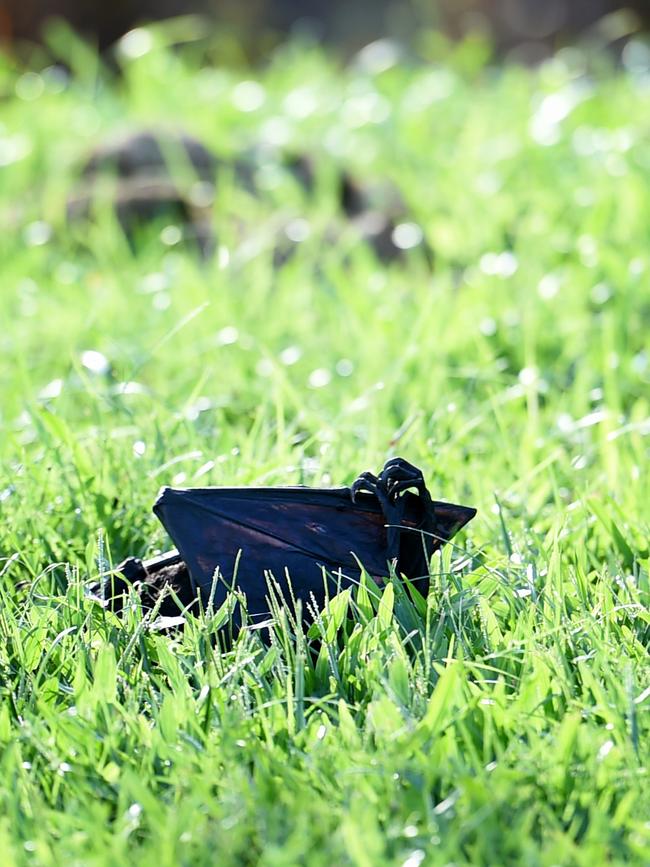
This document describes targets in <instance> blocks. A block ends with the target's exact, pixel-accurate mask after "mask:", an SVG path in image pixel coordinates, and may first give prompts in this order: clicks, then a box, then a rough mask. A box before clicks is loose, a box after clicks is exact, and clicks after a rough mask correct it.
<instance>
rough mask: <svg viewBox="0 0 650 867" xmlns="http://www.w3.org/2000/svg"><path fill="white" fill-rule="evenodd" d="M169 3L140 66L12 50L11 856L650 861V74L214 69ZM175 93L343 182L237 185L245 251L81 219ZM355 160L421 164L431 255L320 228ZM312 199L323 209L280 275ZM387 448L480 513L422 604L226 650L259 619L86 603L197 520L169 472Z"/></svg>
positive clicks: (236, 136) (1, 727) (3, 681)
mask: <svg viewBox="0 0 650 867" xmlns="http://www.w3.org/2000/svg"><path fill="white" fill-rule="evenodd" d="M165 33H167V31H166V30H161V31H160V32H159V33H157V34H154V40H153V48H152V49H151V50H150V51H148V52H147V53H145V54H144V55H142V56H141V57H139V58H136V59H131V60H125V61H124V73H125V74H124V78H123V79H121V80H117V79H115V77H114V76H112V74H111V73H110V72H108V71H106V70H101V69H100V70H99V71H98V69H97V63H96V59H95V58H94V56H93V55H92V53H90V52H89V51H87V50H86V49H85V48H84V47H83V46H81V45H80V44H78V43H75V42H71V41H70V40H69V39H67V38H65V37H64V36H63V35H62V34H60V33H58V34H54V36H53V37H52V49H51V50H52V51H57V50H58V51H60V52H61V53H62V54H63V55H64V56H65V57H66V59H67V60H68V62H70V63H71V65H72V68H73V75H72V77H71V78H70V79H69V80H68V81H67V82H66V81H64V80H62V79H61V76H60V74H57V73H55V72H53V71H52V69H50V70H49V71H47V72H45V73H42V74H41V75H40V76H39V75H36V74H34V73H33V72H27V73H25V70H23V69H17V68H16V67H15V65H14V63H13V62H12V61H11V60H9V59H8V58H7V57H4V58H1V59H0V100H1V105H2V121H1V123H0V154H2V155H3V161H4V162H6V163H9V164H8V165H6V166H5V167H3V168H0V190H1V192H0V218H1V219H2V221H3V222H4V223H5V226H6V227H7V228H6V229H5V230H4V231H3V232H2V233H1V234H0V263H1V268H2V271H1V273H2V286H1V289H0V292H1V293H2V307H1V310H2V327H1V328H0V351H1V353H2V364H1V365H0V394H2V402H1V405H0V465H1V467H2V469H1V477H0V500H1V504H0V509H1V516H2V520H1V521H0V553H1V554H2V557H3V559H2V562H1V563H0V574H1V576H2V578H1V581H0V594H1V600H0V636H1V638H2V640H1V641H0V702H1V704H0V852H1V853H2V864H3V865H7V867H9V865H14V864H16V865H22V864H30V865H32V864H35V865H111V867H115V865H130V864H138V865H142V867H148V865H155V867H163V865H179V864H192V865H194V864H197V865H201V864H205V865H208V864H219V865H224V867H225V865H230V864H233V865H234V864H237V865H239V864H262V865H265V867H270V865H278V867H280V865H282V867H284V865H290V864H308V865H321V864H322V865H332V864H336V865H348V864H349V865H356V867H379V865H384V864H386V865H403V867H417V865H420V864H425V865H429V864H432V865H437V864H440V865H443V864H448V865H451V864H455V865H461V864H468V865H469V864H471V865H478V864H485V865H495V864H514V863H516V864H527V865H549V867H550V865H560V864H561V865H593V864H604V863H609V864H622V863H632V864H648V863H650V796H649V794H648V792H649V780H648V761H647V759H648V747H649V733H650V719H649V711H650V691H649V684H650V678H649V671H650V666H649V664H648V643H649V641H650V613H649V611H648V603H649V601H650V585H649V579H648V517H647V516H648V510H647V497H648V490H650V478H649V473H648V456H649V447H650V440H649V439H648V436H649V434H650V420H649V416H650V406H649V397H650V390H649V384H650V360H649V357H648V333H649V330H650V290H649V284H648V280H649V276H648V275H649V273H650V271H649V269H650V252H649V246H648V241H649V238H650V235H649V229H648V227H649V226H650V196H649V192H650V189H649V184H648V172H649V170H650V139H649V138H648V122H647V118H648V117H649V116H650V115H649V110H650V89H649V88H648V83H647V81H648V79H647V74H645V77H644V74H642V70H639V69H637V70H636V71H632V72H625V71H619V72H616V71H613V70H611V69H609V68H608V67H607V65H606V64H599V63H597V62H595V61H594V59H593V58H591V59H590V58H588V57H583V56H582V55H580V54H578V53H576V52H568V53H565V55H563V56H561V57H559V58H558V59H556V60H554V61H551V62H549V63H547V64H545V65H544V66H543V67H542V68H541V69H540V70H538V71H535V72H531V71H526V70H523V69H521V68H515V67H506V68H502V69H500V70H498V71H497V70H494V69H492V68H490V67H488V66H485V65H484V63H483V61H482V59H481V58H482V54H481V47H480V46H478V45H474V46H472V44H470V43H468V44H465V45H464V46H461V47H460V48H458V49H454V50H452V49H445V48H444V47H442V46H440V45H438V44H437V43H436V42H434V41H429V42H428V43H426V44H425V43H423V44H425V48H426V49H427V50H428V51H429V55H430V58H429V62H426V63H419V64H416V65H414V64H409V63H406V62H405V63H402V64H398V65H395V66H392V67H391V68H389V69H386V70H384V71H382V72H374V73H373V72H367V71H363V70H360V69H347V70H346V69H342V68H339V66H338V65H337V64H336V63H334V62H333V60H332V59H331V58H329V57H327V56H324V55H322V54H321V53H320V52H319V51H317V50H315V49H313V48H310V47H309V46H300V45H294V46H291V47H289V48H287V49H285V50H283V51H282V52H280V53H278V55H277V56H276V57H275V58H274V60H273V61H272V62H271V63H270V65H269V66H268V67H267V68H265V69H264V70H263V71H262V72H252V71H250V70H248V71H246V70H244V71H240V72H237V71H228V70H226V69H219V68H204V69H201V68H200V62H199V59H198V55H197V53H196V51H194V50H186V51H181V52H180V53H179V52H172V51H170V50H168V49H167V48H166V47H165V45H164V42H165ZM427 46H428V47H427ZM206 53H207V54H208V55H209V54H210V52H209V51H208V50H207V49H205V51H204V54H206ZM434 55H435V56H434ZM51 62H52V61H51V59H47V58H45V56H44V55H40V54H36V55H35V56H34V58H33V69H34V70H40V69H42V68H43V67H46V66H48V65H49V64H50V63H51ZM586 66H588V67H589V69H588V71H586V69H585V67H586ZM251 78H255V79H256V80H258V81H259V82H260V84H261V85H262V87H263V89H264V90H263V96H264V99H263V101H262V102H261V104H260V105H259V106H258V107H257V108H256V109H255V110H254V111H250V112H243V111H241V110H240V109H238V108H237V107H236V105H235V104H234V103H233V91H234V89H235V88H236V87H237V85H238V84H239V83H240V82H241V81H242V80H249V79H251ZM235 93H239V95H240V97H241V93H242V91H241V89H240V90H239V91H235ZM244 93H245V91H244ZM288 97H290V98H288ZM235 102H237V97H235ZM342 105H343V106H344V107H343V108H342ZM170 120H171V121H173V122H177V123H179V124H182V125H183V126H184V127H186V128H187V129H189V130H190V131H192V132H194V133H195V134H197V135H199V136H201V137H203V138H204V139H205V140H206V142H208V143H209V144H210V145H211V146H212V147H213V148H214V149H215V150H216V151H217V152H218V153H220V154H222V155H224V156H228V155H229V154H233V153H236V152H237V151H238V150H240V149H241V148H244V147H247V146H249V145H250V144H251V143H253V142H254V141H255V139H256V138H257V137H259V135H260V134H261V131H262V130H264V131H265V134H269V130H270V131H271V133H272V134H274V135H276V136H278V137H283V138H285V139H286V140H287V144H288V145H289V146H294V147H300V148H303V149H307V150H308V151H311V152H314V153H315V154H320V156H321V159H320V166H321V175H322V177H321V178H320V180H321V183H320V184H319V193H318V195H316V196H315V197H313V198H311V199H307V198H305V197H304V196H302V195H301V194H300V192H299V190H297V189H296V187H295V186H292V185H291V184H290V183H288V182H286V183H285V185H284V186H282V187H280V188H279V189H278V190H276V191H274V192H273V193H272V194H269V195H268V196H266V197H263V198H262V199H260V200H255V199H253V198H252V197H250V196H248V195H246V194H245V193H242V192H241V191H239V190H237V189H236V188H235V186H234V185H233V184H232V183H230V182H229V180H228V179H227V178H226V179H225V181H224V183H223V186H222V187H221V188H220V190H219V195H218V207H217V209H216V213H215V225H216V229H217V231H218V233H219V239H220V244H221V245H222V247H223V248H224V249H227V250H228V251H229V254H230V261H229V262H226V256H225V254H223V253H222V255H221V257H220V259H217V260H215V261H214V262H211V263H208V264H203V265H202V264H201V263H199V262H198V261H197V260H196V259H195V258H194V257H193V256H192V255H191V254H190V253H187V252H184V251H182V250H180V249H174V248H171V249H166V248H164V247H163V246H162V245H161V243H160V241H159V240H158V230H157V229H156V231H155V232H153V233H152V234H151V236H150V237H149V238H148V239H145V240H144V242H143V244H142V245H141V246H140V248H139V250H138V252H137V254H134V253H132V252H131V251H130V249H129V247H128V246H127V244H126V243H125V241H124V239H123V238H122V237H121V235H120V234H119V232H118V231H117V229H116V227H115V226H114V225H112V224H111V222H110V221H109V220H106V221H104V223H103V225H101V226H99V227H96V228H94V229H89V230H87V231H83V232H82V231H80V230H76V231H70V230H68V229H66V226H65V220H64V200H65V195H66V191H67V190H68V189H69V187H70V185H71V183H72V180H73V177H74V170H75V165H76V163H78V161H79V159H81V158H82V156H83V154H84V153H85V152H86V150H87V149H88V148H89V147H90V146H91V145H92V144H93V143H94V142H95V141H97V140H98V139H99V138H101V136H102V134H104V133H106V132H108V131H110V130H112V129H114V128H115V127H116V126H119V125H128V124H129V123H151V122H158V121H166V122H170ZM328 148H329V150H328ZM18 157H20V158H18ZM337 160H338V161H341V162H344V163H345V164H346V165H349V166H351V167H352V168H354V169H355V170H356V171H357V172H358V173H359V174H360V175H361V176H362V177H363V176H365V177H368V178H373V177H388V178H390V179H392V180H393V181H394V182H395V183H397V184H398V186H399V187H400V189H401V190H402V193H403V196H404V199H405V201H406V202H407V204H408V206H409V208H410V210H411V211H412V213H413V218H414V219H415V220H417V221H418V222H419V223H420V224H421V225H422V227H423V230H424V232H425V235H426V237H427V239H428V241H429V243H430V245H431V247H432V248H433V250H434V255H435V265H434V268H433V271H430V270H429V269H428V267H427V263H426V262H425V261H424V259H423V257H420V256H418V255H417V254H414V255H413V256H411V257H409V259H408V260H407V261H406V262H405V263H404V264H401V265H400V264H395V265H391V266H389V267H385V266H381V265H380V264H379V263H378V262H377V261H376V260H375V258H374V257H373V254H372V253H371V251H370V250H369V249H366V248H364V247H363V246H361V245H359V244H358V243H355V242H354V240H353V239H352V238H351V237H348V236H347V235H344V237H343V238H342V240H341V242H340V243H339V244H331V243H328V242H327V241H326V240H325V233H326V229H325V227H326V225H327V223H328V222H329V221H330V220H331V219H332V215H333V213H334V195H333V190H332V186H331V183H328V179H329V180H330V181H331V172H332V166H333V164H334V162H335V161H337ZM279 216H280V217H281V216H304V217H306V219H308V220H309V222H310V225H311V227H312V233H311V235H310V237H309V238H307V240H305V241H303V242H302V243H301V244H300V245H297V249H296V253H295V255H294V256H293V257H292V258H291V259H290V260H289V261H288V262H287V263H286V264H285V265H284V266H282V267H281V268H279V269H274V268H273V262H272V251H271V250H270V249H269V247H268V245H266V246H265V245H264V244H263V243H259V242H260V239H262V240H263V239H264V238H265V237H267V236H268V234H269V231H270V227H271V226H272V225H273V224H274V221H275V220H277V219H278V218H279ZM37 221H42V222H40V223H39V222H37ZM35 223H36V225H34V224H35ZM43 223H46V224H47V225H46V226H44V225H43ZM48 227H49V228H48ZM251 241H252V242H253V244H252V245H251ZM255 242H258V249H257V251H256V248H255V246H254V245H255ZM259 248H261V249H259ZM504 252H505V253H507V254H511V255H510V256H508V255H506V256H505V257H503V256H502V257H501V258H495V255H492V256H490V255H489V254H496V255H497V256H498V255H499V254H502V253H504ZM486 255H487V258H486ZM512 257H514V258H512ZM290 347H293V348H295V349H293V350H292V351H290V352H286V350H287V349H288V348H290ZM87 350H96V351H97V352H101V353H103V354H104V356H105V357H106V358H107V359H108V361H109V363H110V368H109V369H108V370H107V371H106V372H105V373H101V374H96V373H95V374H94V373H92V372H91V371H90V370H89V369H88V367H87V366H84V364H83V363H82V354H83V353H84V352H85V351H87ZM289 361H291V362H294V363H291V364H288V363H286V362H289ZM314 371H326V372H327V373H326V374H323V373H319V374H318V375H317V376H316V377H314V376H312V374H313V372H314ZM124 383H131V385H130V386H129V387H128V388H125V387H124V385H123V384H124ZM317 385H318V386H319V387H314V386H317ZM393 454H402V455H404V456H405V457H407V458H408V459H409V460H411V461H412V462H414V463H416V464H418V465H419V466H421V467H422V468H423V470H424V473H425V477H426V478H427V480H428V481H429V483H430V489H431V490H432V493H433V494H434V496H437V497H442V498H447V499H451V500H456V501H458V502H464V503H467V504H471V505H475V506H477V507H478V509H479V515H478V517H477V518H476V519H475V521H474V522H473V523H472V524H471V525H470V526H469V528H468V530H467V531H466V533H465V534H463V535H462V536H461V537H459V538H458V539H457V540H456V544H455V545H454V546H449V547H448V548H447V549H446V551H445V552H444V555H443V556H442V557H437V558H436V559H435V561H434V562H433V563H432V581H431V592H430V596H429V598H428V600H427V605H426V606H425V607H424V608H422V607H421V608H419V609H418V608H417V607H416V606H414V605H413V604H412V603H411V602H409V599H408V597H406V596H405V594H404V592H403V590H402V588H401V586H400V584H399V582H398V581H394V582H393V583H391V584H390V586H389V587H388V588H387V589H386V590H385V592H384V595H383V596H382V598H381V601H380V602H379V603H378V602H377V600H374V601H373V599H372V598H371V596H370V595H369V594H367V593H363V592H362V593H360V594H359V596H357V597H355V598H352V599H351V598H348V597H347V596H346V597H342V598H340V599H339V600H337V602H336V604H335V605H334V606H333V607H332V610H331V611H330V612H328V613H327V614H326V615H325V616H324V621H323V628H324V630H325V638H324V640H323V645H322V648H321V651H320V653H319V655H318V657H317V659H314V657H313V656H312V654H310V653H309V652H308V651H307V643H308V640H307V639H306V638H305V636H304V635H303V634H302V633H301V631H300V630H296V629H294V628H293V627H292V626H291V624H290V623H288V622H287V621H286V618H285V619H283V618H282V617H278V622H277V625H276V628H275V633H274V641H273V643H272V646H271V647H270V648H269V647H266V646H264V645H263V644H262V643H261V642H260V640H259V638H258V636H257V635H256V634H254V633H246V634H245V635H243V636H242V637H241V638H240V639H239V641H238V642H237V644H236V646H235V647H234V648H233V649H232V651H230V652H228V653H219V652H218V651H217V650H216V649H215V646H214V642H213V641H212V640H211V639H212V636H213V635H214V633H215V630H216V629H217V627H218V625H219V624H220V623H221V622H222V620H223V618H224V617H226V616H227V611H222V612H217V613H216V614H212V615H209V616H208V615H206V616H205V617H204V618H203V619H199V620H190V622H189V623H188V625H187V628H186V629H185V631H184V632H183V633H182V634H177V635H175V636H173V637H168V636H166V635H163V634H160V633H159V632H157V631H156V630H155V629H154V628H152V623H151V621H148V620H146V619H143V617H142V615H141V613H140V612H139V611H138V609H137V605H136V604H135V600H134V603H133V605H132V606H131V607H130V609H129V611H128V613H127V615H126V617H125V619H124V620H123V621H120V620H118V619H117V618H115V617H114V616H112V615H111V614H110V613H108V612H106V611H105V610H104V609H103V608H102V607H101V606H100V605H99V604H98V602H97V601H95V600H94V599H93V598H91V597H89V596H88V594H87V593H85V590H86V588H87V587H88V585H89V584H90V582H91V581H92V580H93V579H94V578H96V576H97V574H98V571H99V570H101V569H105V568H106V563H107V561H112V562H117V561H118V560H119V559H120V558H121V557H123V556H125V555H126V554H129V553H133V554H138V555H147V554H151V553H153V552H155V551H157V550H162V549H163V548H164V547H165V545H166V544H168V543H167V542H166V540H165V538H164V534H163V532H162V530H161V528H160V527H159V525H158V524H157V522H156V521H155V520H154V518H153V515H152V514H151V511H150V506H151V503H152V502H153V500H154V498H155V495H156V492H157V490H158V488H159V486H160V485H162V484H186V485H193V484H201V485H205V484H233V483H234V484H253V483H255V484H282V483H295V482H299V481H300V482H305V483H309V484H330V483H331V484H342V483H349V482H351V481H352V479H353V478H354V477H355V475H356V474H357V472H359V471H360V470H362V469H366V468H379V467H380V466H381V464H382V463H383V461H384V460H385V458H386V457H387V456H389V455H393Z"/></svg>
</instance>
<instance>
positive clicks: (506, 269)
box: [479, 250, 519, 277]
mask: <svg viewBox="0 0 650 867" xmlns="http://www.w3.org/2000/svg"><path fill="white" fill-rule="evenodd" d="M479 267H480V269H481V271H482V272H483V273H484V274H488V275H489V276H493V277H512V275H513V274H515V273H516V271H517V268H518V267H519V263H518V261H517V257H516V256H515V254H514V253H511V252H510V251H508V250H505V251H504V252H503V253H485V254H484V255H483V256H481V260H480V262H479Z"/></svg>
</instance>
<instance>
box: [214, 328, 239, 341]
mask: <svg viewBox="0 0 650 867" xmlns="http://www.w3.org/2000/svg"><path fill="white" fill-rule="evenodd" d="M238 340H239V331H238V330H237V329H236V328H235V326H234V325H226V327H225V328H222V329H221V331H218V332H217V341H216V342H217V345H218V346H230V345H231V344H232V343H237V341H238Z"/></svg>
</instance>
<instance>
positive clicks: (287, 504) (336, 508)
mask: <svg viewBox="0 0 650 867" xmlns="http://www.w3.org/2000/svg"><path fill="white" fill-rule="evenodd" d="M401 497H402V498H403V501H404V502H403V507H402V508H401V512H400V522H399V525H400V528H401V529H400V531H399V549H398V550H394V544H392V543H390V540H389V535H390V531H389V529H387V517H386V511H385V508H382V504H381V503H380V501H379V499H378V498H377V496H375V495H374V494H372V493H369V492H368V491H360V492H359V493H357V495H356V496H354V497H353V496H351V489H350V488H306V487H286V488H186V489H174V488H163V490H162V491H161V493H160V495H159V497H158V500H157V502H156V504H155V506H154V512H155V514H156V515H157V516H158V518H159V519H160V521H161V522H162V524H163V525H164V527H165V529H166V530H167V532H168V533H169V535H170V536H171V538H172V540H173V541H174V543H175V545H176V546H177V548H178V550H179V553H180V555H181V557H182V558H183V560H184V561H185V563H186V564H187V567H188V569H189V573H190V576H191V578H192V581H193V583H194V584H195V586H196V587H197V588H198V589H199V590H200V592H201V595H202V596H203V597H204V599H207V598H209V596H210V594H211V593H213V599H214V603H215V605H219V604H221V603H222V602H223V600H224V599H225V596H226V593H227V592H228V588H229V586H233V585H234V586H236V587H237V588H238V589H240V590H242V591H243V592H244V594H245V596H246V601H247V610H248V614H249V616H250V617H251V618H253V619H254V620H255V619H259V618H264V617H267V616H268V614H269V603H268V599H267V596H268V586H267V580H268V576H269V573H270V574H271V575H272V576H273V578H274V579H275V581H276V582H277V584H278V585H279V588H280V592H281V593H282V595H283V596H284V598H285V600H286V601H287V602H291V600H292V596H293V597H294V598H296V599H301V600H302V602H303V610H304V611H306V610H307V606H308V605H309V604H311V605H315V607H316V608H320V607H322V605H323V604H324V602H325V599H326V595H328V594H329V595H330V596H332V595H334V593H336V592H337V591H338V590H340V589H344V588H345V587H348V586H350V585H352V584H355V583H357V582H358V580H359V577H360V569H359V562H360V563H362V564H363V566H364V568H365V569H366V571H367V572H368V573H369V575H371V576H372V577H373V578H374V579H375V580H377V581H381V580H382V579H384V578H385V577H386V575H387V574H388V561H389V560H392V559H395V560H397V568H398V570H401V571H402V572H404V574H406V575H407V576H408V577H409V578H412V579H421V580H423V579H426V580H427V582H428V574H427V575H426V576H425V575H424V573H425V572H426V563H427V558H428V556H430V554H431V553H432V552H433V551H434V550H436V549H437V548H438V547H440V545H442V544H443V543H444V542H445V541H446V540H447V539H449V538H451V536H452V535H453V534H454V533H455V532H457V531H458V530H459V529H460V528H461V527H462V526H464V525H465V524H466V523H467V522H468V521H469V520H471V518H472V517H473V516H474V515H475V513H476V510H475V509H470V508H467V507H464V506H456V505H453V504H448V503H438V502H432V501H431V500H429V505H428V507H426V506H425V505H423V501H422V500H421V498H420V497H419V496H417V495H415V494H413V493H410V492H408V491H407V492H405V493H403V494H402V495H401ZM423 570H424V571H423ZM217 571H218V576H219V577H218V580H217V581H216V582H215V583H214V586H213V581H214V576H215V572H217ZM287 575H288V576H290V581H291V590H289V581H288V578H287Z"/></svg>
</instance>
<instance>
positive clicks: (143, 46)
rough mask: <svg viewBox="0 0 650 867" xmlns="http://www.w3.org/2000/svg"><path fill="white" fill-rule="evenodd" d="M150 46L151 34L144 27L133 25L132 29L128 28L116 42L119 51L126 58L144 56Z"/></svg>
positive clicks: (151, 44)
mask: <svg viewBox="0 0 650 867" xmlns="http://www.w3.org/2000/svg"><path fill="white" fill-rule="evenodd" d="M152 48H153V36H152V35H151V31H150V30H147V28H146V27H135V28H134V29H133V30H129V32H128V33H125V34H124V36H123V37H122V38H121V39H120V41H119V43H118V51H119V53H120V54H121V55H122V57H126V58H127V59H128V60H137V59H138V58H139V57H144V55H145V54H148V53H149V52H150V51H151V49H152Z"/></svg>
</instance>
